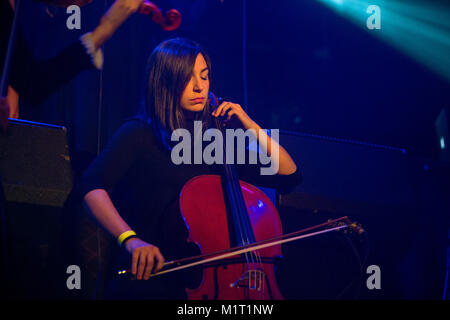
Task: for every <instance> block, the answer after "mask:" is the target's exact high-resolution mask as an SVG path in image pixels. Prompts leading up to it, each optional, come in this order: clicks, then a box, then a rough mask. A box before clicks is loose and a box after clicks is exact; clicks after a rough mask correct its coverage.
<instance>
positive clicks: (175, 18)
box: [139, 0, 181, 31]
mask: <svg viewBox="0 0 450 320" xmlns="http://www.w3.org/2000/svg"><path fill="white" fill-rule="evenodd" d="M139 13H140V14H145V15H148V16H149V17H150V18H151V19H152V20H153V22H155V23H156V24H159V25H160V26H161V27H162V28H163V29H164V30H166V31H173V30H176V29H178V27H179V26H180V25H181V13H180V12H179V11H178V10H177V9H170V10H169V11H167V12H166V15H165V16H163V14H162V12H161V9H159V8H158V7H157V6H156V5H155V4H154V3H152V2H150V1H147V0H145V1H144V3H143V4H142V5H141V7H140V8H139Z"/></svg>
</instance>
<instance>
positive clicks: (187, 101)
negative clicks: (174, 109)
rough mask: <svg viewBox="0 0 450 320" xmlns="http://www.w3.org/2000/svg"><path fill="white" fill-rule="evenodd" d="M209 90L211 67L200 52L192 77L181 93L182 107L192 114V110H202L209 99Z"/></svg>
mask: <svg viewBox="0 0 450 320" xmlns="http://www.w3.org/2000/svg"><path fill="white" fill-rule="evenodd" d="M208 92H209V69H208V65H207V64H206V61H205V58H203V55H202V54H198V55H197V58H196V59H195V65H194V69H193V70H192V75H191V79H190V80H189V82H188V84H187V86H186V88H184V90H183V93H182V94H181V100H180V106H181V108H182V109H183V110H184V111H185V112H187V113H188V114H191V112H198V111H202V110H203V108H204V107H205V104H206V101H207V100H208Z"/></svg>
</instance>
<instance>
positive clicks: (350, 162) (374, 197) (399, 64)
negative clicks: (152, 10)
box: [20, 0, 450, 299]
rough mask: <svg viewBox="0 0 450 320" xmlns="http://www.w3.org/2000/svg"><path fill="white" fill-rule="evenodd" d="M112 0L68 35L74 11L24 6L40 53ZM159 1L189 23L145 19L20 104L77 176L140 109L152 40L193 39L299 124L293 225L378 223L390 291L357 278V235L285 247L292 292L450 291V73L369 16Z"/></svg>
mask: <svg viewBox="0 0 450 320" xmlns="http://www.w3.org/2000/svg"><path fill="white" fill-rule="evenodd" d="M433 2H435V3H437V2H441V3H443V4H445V3H446V1H433ZM111 3H112V1H110V0H109V1H108V0H105V1H102V0H95V1H93V3H91V4H89V5H86V6H85V7H83V8H82V10H81V12H82V18H81V27H82V29H81V30H68V29H67V28H66V19H67V17H68V14H67V13H66V12H65V9H61V8H53V7H52V8H49V10H50V12H51V14H52V15H53V18H51V17H50V16H49V15H48V13H47V12H46V7H45V6H44V5H43V4H41V3H37V2H34V1H24V3H23V4H24V10H23V11H22V16H21V17H20V23H21V24H22V26H23V29H24V30H25V33H26V36H27V39H28V41H29V43H30V46H31V47H32V48H33V53H34V55H35V57H36V58H37V59H43V58H48V57H51V56H53V55H55V54H57V53H58V52H59V51H60V50H61V49H62V48H64V47H65V46H67V45H69V44H70V43H72V42H73V41H76V40H77V39H78V38H79V37H80V36H81V35H82V34H84V33H85V32H88V31H91V30H92V29H93V28H94V27H95V26H96V25H97V23H98V21H99V19H100V17H101V15H102V14H103V12H104V11H105V10H106V8H108V7H109V6H110V5H111ZM154 3H155V4H157V5H158V6H159V7H161V8H162V9H163V11H165V10H168V9H171V8H176V9H178V10H179V11H180V12H181V13H182V17H183V22H182V26H181V27H180V28H179V29H178V30H176V31H173V32H166V31H163V30H161V28H159V27H158V26H157V25H155V24H154V23H153V22H152V21H151V20H150V19H148V17H146V16H139V15H135V16H133V17H132V18H130V19H129V20H128V21H127V22H126V23H125V24H124V25H123V26H122V27H121V28H120V29H119V30H118V31H117V33H116V34H115V35H114V36H113V38H112V39H111V40H110V41H109V42H108V43H107V44H106V45H105V46H104V48H103V52H104V58H105V63H104V68H103V71H101V72H99V71H96V70H91V71H86V72H83V73H82V74H80V75H79V76H78V77H77V78H75V79H74V80H73V81H71V82H70V83H69V84H68V85H67V86H65V87H64V88H62V89H61V90H59V91H58V92H56V93H55V94H54V95H53V96H51V97H50V98H49V99H48V100H47V101H45V102H44V103H42V105H39V106H31V105H26V103H25V102H23V103H22V102H21V118H23V119H27V120H33V121H39V122H44V123H50V124H58V125H63V126H65V127H67V128H68V137H69V148H70V155H71V162H72V165H73V167H74V173H75V177H77V176H78V175H79V174H81V173H82V172H83V170H84V168H85V167H86V166H87V165H88V164H89V162H90V161H91V160H92V159H93V157H95V155H96V154H97V153H98V152H99V151H100V150H101V149H102V148H103V146H104V145H105V143H106V142H107V140H108V138H109V137H111V135H112V134H113V133H114V131H115V130H116V129H117V128H118V127H119V126H120V124H121V123H122V122H123V121H124V119H125V118H126V117H129V116H132V115H133V114H134V113H135V112H136V111H137V109H138V103H139V100H140V92H141V89H142V84H143V81H144V69H145V64H146V60H147V57H148V55H149V54H150V52H151V51H152V50H153V48H154V47H155V46H156V45H157V44H158V43H159V42H161V41H163V40H165V39H168V38H172V37H176V36H182V37H187V38H191V39H194V40H196V41H198V42H199V43H201V44H202V45H203V46H204V47H205V49H206V51H207V52H209V54H210V56H211V59H212V73H211V75H212V83H211V90H212V91H214V92H215V93H216V95H218V96H220V97H223V98H225V99H228V100H230V101H233V102H236V103H239V104H241V105H246V107H247V109H248V113H249V114H250V116H251V117H252V118H254V119H255V120H256V122H258V123H259V124H260V125H261V126H262V127H266V128H279V129H283V130H285V131H286V132H287V131H289V132H291V133H292V134H290V135H286V136H285V139H286V140H285V141H286V144H283V140H281V144H282V145H283V146H286V147H287V149H288V151H289V152H290V153H292V154H293V155H294V156H295V159H296V161H297V162H298V164H299V165H300V168H301V169H302V170H303V171H304V176H305V181H304V184H303V185H302V186H300V187H299V188H298V189H296V190H295V192H294V193H293V194H292V195H291V196H290V198H289V197H284V198H283V197H281V198H279V199H278V200H279V201H280V203H279V208H280V215H281V218H282V221H283V226H284V228H285V231H294V230H295V229H296V228H300V227H303V226H308V225H311V224H313V223H316V222H322V221H324V219H328V218H330V217H338V216H342V215H346V214H348V215H350V216H351V217H352V218H355V219H357V220H358V221H360V222H361V223H363V224H364V225H365V226H366V227H367V228H368V229H369V230H370V237H371V239H372V240H371V241H372V242H371V246H372V250H371V255H370V256H369V257H368V260H366V262H367V264H379V265H380V266H381V267H382V271H383V270H385V271H383V275H384V276H385V277H384V278H383V279H384V280H383V282H382V286H383V287H382V288H383V290H381V291H378V292H369V291H367V290H365V289H364V288H365V278H366V277H367V275H365V273H363V276H362V277H363V278H356V279H355V278H354V276H355V275H358V276H359V274H360V273H358V272H359V271H360V270H358V265H357V263H356V262H355V255H354V252H353V251H352V250H353V249H352V247H351V246H349V245H348V241H347V240H345V239H344V238H342V237H340V238H339V237H337V236H333V235H330V236H329V237H326V238H323V239H320V240H317V241H313V240H311V241H310V240H308V241H305V242H302V243H301V244H297V245H291V246H286V247H285V250H284V253H285V256H286V261H287V262H291V263H285V264H284V265H281V266H280V270H281V277H280V279H279V280H280V285H281V286H282V287H283V290H284V292H285V293H286V296H287V297H288V298H293V299H296V298H306V299H311V298H312V299H314V298H327V299H328V298H331V299H334V298H353V297H355V296H358V293H360V297H362V298H369V299H371V298H381V299H398V298H431V299H439V298H441V297H442V290H443V279H444V271H445V249H446V246H447V229H448V203H445V201H446V199H448V190H449V189H448V182H445V181H447V180H446V179H447V177H448V172H449V171H448V166H447V164H445V163H442V162H440V161H439V152H438V151H439V150H438V145H437V142H436V133H435V123H434V122H435V119H436V117H437V115H438V114H439V112H440V111H441V110H442V108H444V107H449V102H450V90H449V89H450V88H449V83H448V80H445V79H444V78H442V77H440V76H438V75H436V74H435V73H433V72H432V71H430V70H428V69H427V68H425V67H423V66H422V65H420V64H419V63H417V62H416V61H414V60H412V59H411V58H409V57H408V56H406V55H405V54H403V53H401V52H399V51H397V50H396V49H394V48H392V47H391V46H390V45H388V44H386V43H384V42H383V41H381V40H380V38H378V37H376V36H374V34H372V33H376V32H383V29H381V30H373V31H370V30H367V29H365V28H364V25H365V20H364V21H361V23H360V25H358V24H355V23H352V22H350V21H348V20H346V18H343V17H341V16H339V15H337V14H336V13H335V12H333V11H332V10H330V9H329V8H327V7H325V6H323V5H322V4H321V3H319V2H318V1H313V0H301V1H299V0H297V1H294V0H289V1H287V0H286V1H267V0H258V1H256V0H249V1H245V2H243V1H240V0H223V1H219V0H185V1H182V0H177V1H176V0H172V1H154ZM244 3H246V9H245V10H244ZM244 12H246V14H245V15H244ZM244 18H245V19H244ZM244 21H246V23H245V24H244ZM244 25H245V26H246V33H245V34H246V37H244V33H243V30H244ZM244 40H246V41H244ZM244 43H245V46H243V44H244ZM244 52H246V54H245V55H244ZM244 57H245V58H246V59H244ZM244 61H246V63H245V62H244ZM245 66H246V68H245ZM245 78H246V81H245V80H244V79H245ZM246 88H247V90H246ZM295 134H298V135H297V136H296V135H295ZM288 136H290V137H291V138H289V137H288ZM292 137H297V138H292ZM358 141H359V142H363V143H361V144H358V143H356V142H358ZM383 146H384V147H383ZM391 147H392V148H391ZM397 148H398V149H397ZM402 150H405V151H404V152H402ZM446 166H447V167H446ZM446 170H447V171H446ZM447 201H448V200H447ZM360 245H361V246H362V248H359V249H361V254H362V255H363V254H364V245H363V244H360ZM304 261H308V262H309V263H308V264H305V263H303V262H304ZM363 271H364V270H363ZM293 275H296V276H295V277H293ZM64 276H65V275H63V276H62V277H63V278H64ZM61 283H62V282H61ZM58 286H59V284H58ZM347 286H348V287H347ZM358 286H359V287H358ZM361 286H362V289H361ZM299 288H300V289H299ZM345 288H346V289H345ZM362 290H365V291H362Z"/></svg>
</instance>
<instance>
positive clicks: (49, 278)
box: [0, 119, 72, 299]
mask: <svg viewBox="0 0 450 320" xmlns="http://www.w3.org/2000/svg"><path fill="white" fill-rule="evenodd" d="M0 177H1V181H2V184H1V188H2V189H3V190H2V194H1V196H2V201H1V213H2V214H1V221H0V224H1V236H2V237H1V243H2V261H1V269H2V270H1V281H0V282H1V284H0V285H1V286H2V290H1V294H0V296H1V297H5V298H27V299H31V298H33V299H34V298H36V299H44V298H58V297H60V296H61V295H60V292H62V291H61V288H64V285H65V280H64V279H65V276H66V275H65V274H64V272H65V269H64V268H63V267H64V266H62V265H61V264H62V259H61V258H62V252H63V250H64V248H63V244H62V243H61V239H62V237H61V236H62V218H63V208H64V203H65V201H66V199H67V197H68V195H69V193H70V191H71V188H72V170H71V165H70V157H69V150H68V145H67V138H66V129H65V128H64V127H60V126H53V125H48V124H43V123H36V122H29V121H24V120H15V119H10V120H9V126H8V129H7V132H6V133H3V134H0Z"/></svg>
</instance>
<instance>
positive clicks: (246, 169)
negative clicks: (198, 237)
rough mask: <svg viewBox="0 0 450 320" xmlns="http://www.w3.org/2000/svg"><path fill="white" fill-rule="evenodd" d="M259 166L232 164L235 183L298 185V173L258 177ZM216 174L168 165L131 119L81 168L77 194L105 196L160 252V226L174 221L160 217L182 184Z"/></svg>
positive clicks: (283, 188)
mask: <svg viewBox="0 0 450 320" xmlns="http://www.w3.org/2000/svg"><path fill="white" fill-rule="evenodd" d="M191 127H192V126H191ZM191 132H192V131H191ZM247 159H248V158H247ZM260 167H261V165H259V164H245V165H240V164H237V165H236V169H237V172H238V176H239V179H240V180H244V181H247V182H249V183H251V184H254V185H257V186H261V187H272V188H276V189H278V190H279V191H280V192H281V193H286V192H289V191H290V190H291V189H292V188H293V187H295V186H296V185H297V184H299V183H300V181H301V174H300V172H299V170H297V171H296V172H295V173H293V174H290V175H280V174H276V175H260ZM219 173H220V166H218V165H206V164H181V165H175V164H173V162H172V161H171V157H170V152H169V151H168V150H166V149H164V148H163V147H162V146H161V144H160V143H158V141H157V140H156V137H155V134H154V132H153V130H152V128H151V126H150V125H149V124H148V123H147V122H145V121H143V120H139V119H134V120H130V121H128V122H126V123H125V124H124V125H123V126H122V127H121V128H120V129H119V130H118V131H117V132H116V134H115V135H114V136H113V137H112V139H111V140H110V142H109V144H108V145H107V146H106V148H105V149H104V151H103V152H102V153H101V154H100V156H99V157H98V158H97V159H96V160H95V161H94V162H93V163H92V164H91V166H90V167H89V168H88V169H87V171H86V172H85V174H84V176H83V178H82V181H81V185H80V192H81V196H84V195H86V194H87V193H88V192H89V191H91V190H94V189H105V190H107V191H109V192H110V194H111V198H112V200H113V202H114V204H115V206H116V208H117V209H118V212H119V213H120V215H121V216H122V217H123V218H124V220H125V221H126V222H127V223H128V224H129V225H130V227H131V228H132V229H134V230H135V231H136V232H137V234H138V235H139V236H140V237H141V238H142V239H144V240H146V241H148V242H150V243H154V244H156V245H158V246H162V247H166V245H165V243H164V241H167V238H166V235H167V233H166V231H167V230H168V229H167V228H170V227H171V226H169V225H166V224H171V223H173V221H174V220H173V218H174V217H166V216H165V214H167V210H168V208H169V207H170V206H172V205H174V204H175V203H177V201H178V196H179V194H180V191H181V188H182V187H183V185H184V184H185V183H186V182H187V181H188V180H189V179H191V178H193V177H195V176H198V175H201V174H219ZM185 239H186V238H184V239H181V240H185Z"/></svg>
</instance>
